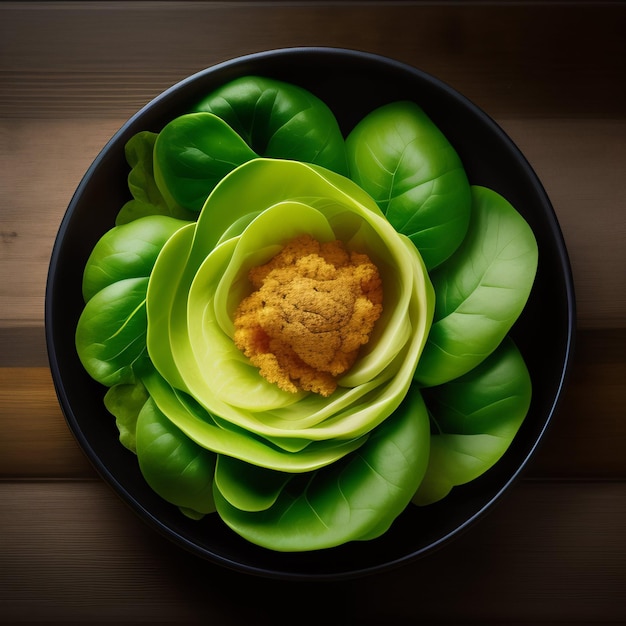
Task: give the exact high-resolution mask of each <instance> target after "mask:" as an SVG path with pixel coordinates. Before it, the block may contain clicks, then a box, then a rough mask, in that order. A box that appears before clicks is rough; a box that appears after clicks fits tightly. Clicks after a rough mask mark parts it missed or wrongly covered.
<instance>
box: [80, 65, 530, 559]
mask: <svg viewBox="0 0 626 626" xmlns="http://www.w3.org/2000/svg"><path fill="white" fill-rule="evenodd" d="M127 159H128V161H129V165H130V166H131V171H130V174H129V189H130V192H131V194H132V199H131V200H130V201H129V202H128V203H126V205H124V207H122V208H121V210H120V213H119V215H118V218H117V220H116V226H115V227H114V228H112V229H111V230H110V231H109V232H107V233H106V234H105V235H104V236H103V237H102V239H101V240H100V241H99V242H98V243H97V245H96V246H95V248H94V250H93V252H92V254H91V256H90V258H89V260H88V262H87V265H86V268H85V273H84V283H83V294H84V297H85V301H86V304H85V309H84V311H83V314H82V316H81V318H80V320H79V323H78V327H77V331H76V346H77V349H78V353H79V356H80V358H81V361H82V363H83V364H84V367H85V368H86V370H87V372H88V373H89V374H90V375H91V376H92V377H93V378H94V379H95V380H97V381H99V382H100V383H102V384H103V385H105V386H106V387H108V390H107V392H106V395H105V398H104V401H105V405H106V406H107V408H108V409H109V411H110V412H111V413H112V414H113V415H114V416H115V419H116V422H117V425H118V428H119V430H120V440H121V441H122V443H123V444H124V445H125V446H126V447H127V448H129V449H130V450H132V451H133V452H134V453H136V454H137V458H138V462H139V467H140V469H141V471H142V473H143V475H144V477H145V479H146V481H147V483H148V484H149V485H150V486H151V487H152V488H153V489H154V490H155V491H156V492H157V493H158V494H159V495H160V496H161V497H163V498H164V499H165V500H167V501H168V502H170V503H172V504H173V505H176V506H178V507H179V508H180V509H181V510H182V511H183V512H184V513H185V514H186V515H188V516H190V517H194V518H201V517H202V516H204V515H206V514H209V513H215V514H218V515H219V516H220V517H221V518H222V519H223V520H224V522H225V523H226V524H228V525H229V526H230V527H231V528H232V529H233V530H234V531H235V532H237V533H239V534H240V535H241V536H243V537H244V538H246V539H248V540H249V541H251V542H254V543H257V544H259V545H262V546H265V547H268V548H271V549H275V550H281V551H300V550H314V549H320V548H326V547H330V546H335V545H339V544H342V543H345V542H347V541H351V540H368V539H372V538H374V537H377V536H379V535H381V534H382V533H384V532H385V531H386V530H387V529H388V528H389V526H390V525H391V524H392V523H393V521H394V519H395V518H396V517H397V516H398V515H399V514H400V513H401V512H402V511H403V510H404V509H405V508H406V506H407V505H408V504H409V503H410V502H411V500H412V501H413V502H414V503H415V504H419V505H423V504H428V503H430V502H434V501H436V500H438V499H441V498H443V497H445V495H446V494H447V493H448V492H449V490H450V489H451V488H452V487H454V486H455V485H460V484H462V483H464V482H468V481H469V480H472V479H474V478H475V477H477V476H479V475H480V474H482V473H484V472H485V471H487V470H488V469H489V468H490V467H491V466H492V465H493V464H494V463H496V462H497V460H498V459H499V458H500V457H501V455H502V454H503V453H504V452H505V451H506V449H507V447H508V445H509V444H510V442H511V441H512V439H513V437H514V436H515V433H516V432H517V429H518V428H519V425H520V424H521V422H522V420H523V418H524V416H525V415H526V412H527V410H528V406H529V402H530V394H531V385H530V380H529V377H528V372H527V369H526V366H525V364H524V361H523V359H522V357H521V355H520V353H519V351H518V350H517V348H516V347H515V345H514V344H513V342H512V341H511V339H510V338H509V336H508V333H509V330H510V329H511V327H512V325H513V324H514V322H515V320H516V319H517V317H518V316H519V314H520V313H521V311H522V309H523V307H524V305H525V302H526V300H527V298H528V295H529V293H530V289H531V287H532V283H533V279H534V274H535V271H536V265H537V247H536V243H535V239H534V237H533V234H532V232H531V230H530V228H529V227H528V225H527V224H526V222H525V221H524V220H523V218H522V217H521V216H520V214H519V213H518V212H517V211H516V210H515V209H514V208H513V207H512V206H511V205H510V204H509V203H508V202H507V201H506V200H505V199H504V198H502V197H501V196H500V195H498V194H497V193H496V192H494V191H491V190H489V189H486V188H482V187H475V186H474V187H473V186H471V185H470V183H469V181H468V180H467V177H466V175H465V171H464V168H463V164H462V163H461V161H460V159H459V157H458V155H457V153H456V152H455V150H454V148H453V147H452V145H451V144H450V143H449V142H448V140H447V139H446V137H444V136H443V134H442V133H441V132H440V131H439V130H438V129H437V128H436V127H435V125H434V124H433V123H432V122H431V121H430V119H429V118H428V117H427V116H426V114H425V113H424V111H422V109H420V108H419V107H418V106H417V105H416V104H414V103H410V102H397V103H390V104H389V105H387V106H384V107H381V108H380V109H377V110H375V111H373V112H372V113H371V114H370V115H368V116H367V117H366V118H365V119H363V120H362V121H361V122H360V123H359V124H358V125H357V126H356V127H355V128H354V129H353V130H352V132H351V133H350V134H349V136H348V137H347V138H346V139H345V140H344V138H343V136H342V135H341V132H340V129H339V126H338V124H337V122H336V120H335V118H334V116H333V114H332V112H331V111H330V110H329V109H328V107H327V106H326V105H325V104H324V103H323V102H322V101H321V100H319V99H318V98H316V97H315V96H314V95H313V94H311V93H309V92H308V91H305V90H303V89H301V88H300V87H297V86H295V85H289V84H286V83H282V82H279V81H275V80H272V79H267V78H262V77H245V78H241V79H238V80H235V81H233V82H232V83H228V84H227V85H225V86H223V87H222V88H220V89H218V90H216V91H215V92H213V93H211V94H209V95H208V96H207V97H206V98H204V99H203V100H202V101H201V102H199V103H198V105H197V106H196V107H194V108H193V109H192V110H190V112H189V113H188V114H186V115H183V116H180V117H178V118H175V119H173V120H171V122H169V123H168V124H167V125H166V126H165V127H164V128H163V129H162V130H161V131H160V132H159V133H149V132H142V133H138V134H137V135H136V136H135V137H133V138H131V140H130V141H129V143H128V145H127ZM301 234H307V235H311V236H313V237H314V238H315V239H317V240H319V241H331V240H334V239H339V240H341V241H342V242H344V244H345V245H346V246H347V247H348V248H349V249H358V250H360V251H365V252H367V254H368V255H369V256H370V258H371V259H372V260H373V261H374V262H375V264H376V266H377V267H378V269H379V271H380V273H381V277H382V280H383V285H384V307H383V315H382V317H381V318H380V319H379V320H378V322H377V324H376V327H375V331H374V334H373V336H372V337H371V339H370V342H369V343H368V344H367V346H365V347H364V349H362V352H361V353H360V354H359V358H358V360H357V361H356V363H355V364H354V366H353V367H352V368H351V369H350V370H349V371H348V372H346V373H345V374H344V375H342V377H341V378H340V379H339V381H338V388H337V390H336V391H335V392H334V393H333V394H331V395H330V396H329V397H328V398H325V397H322V396H319V395H317V394H312V393H306V392H300V393H296V394H294V393H291V392H285V391H282V390H280V389H279V388H278V387H276V386H275V385H273V384H272V383H268V382H267V381H266V380H265V379H263V378H262V377H261V376H260V375H259V373H258V370H256V368H254V367H253V366H251V364H250V363H249V362H248V361H247V359H246V357H244V355H243V354H242V353H241V352H240V351H239V350H238V349H237V348H236V346H235V345H234V342H233V319H232V317H233V311H234V309H235V307H236V306H237V303H238V302H239V301H240V300H241V299H242V298H243V297H244V296H245V295H246V294H247V293H248V289H249V287H248V285H247V281H246V275H247V270H248V269H249V268H250V267H254V266H258V265H259V264H261V263H263V262H265V261H267V260H268V259H270V258H271V257H272V256H273V255H275V254H276V253H277V252H278V251H279V250H280V248H281V246H282V245H283V244H284V243H285V242H286V241H288V240H290V239H293V238H294V237H295V236H298V235H301Z"/></svg>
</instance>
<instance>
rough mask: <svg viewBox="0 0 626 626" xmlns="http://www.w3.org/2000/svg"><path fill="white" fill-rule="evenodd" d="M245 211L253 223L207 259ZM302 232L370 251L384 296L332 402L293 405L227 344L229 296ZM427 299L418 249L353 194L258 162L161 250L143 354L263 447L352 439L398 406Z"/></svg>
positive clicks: (335, 181) (339, 183) (325, 178)
mask: <svg viewBox="0 0 626 626" xmlns="http://www.w3.org/2000/svg"><path fill="white" fill-rule="evenodd" d="M361 201H363V202H366V203H367V204H361ZM243 211H249V212H250V213H252V214H253V215H255V217H254V219H252V220H250V221H248V220H244V222H245V223H246V224H247V226H245V228H244V230H243V232H242V233H241V234H240V235H237V236H234V237H232V238H231V239H226V240H222V242H221V243H220V244H219V245H218V246H217V247H215V248H214V246H215V245H216V243H217V241H218V239H219V234H220V233H222V232H225V231H227V230H229V228H230V227H231V226H232V224H234V223H240V220H241V218H242V217H243V216H244V215H245V213H243ZM194 228H195V231H194V232H192V229H194ZM309 231H312V232H313V233H314V234H315V235H316V236H319V237H322V238H323V239H324V240H327V239H328V238H330V237H331V236H332V237H336V238H337V239H340V240H342V241H343V242H344V243H345V244H346V245H347V247H348V248H349V249H356V250H361V251H366V252H367V253H368V254H369V255H370V258H372V259H373V261H374V262H375V263H376V265H377V267H378V268H379V270H380V271H381V272H382V277H383V283H384V291H385V302H386V304H385V306H384V310H383V315H382V316H381V318H380V320H379V330H378V331H377V332H375V333H374V335H373V336H372V338H371V339H370V343H369V344H368V346H367V348H366V349H365V350H363V351H362V354H361V357H360V358H359V360H358V361H357V363H356V364H355V365H354V366H353V368H352V369H351V370H350V371H349V372H348V373H347V374H346V376H345V377H343V378H342V379H340V380H339V385H340V387H339V389H338V390H337V391H335V392H334V393H333V394H332V396H331V397H330V398H328V399H326V398H323V397H321V396H318V395H317V394H309V395H306V396H305V397H302V395H301V394H295V395H294V394H289V393H288V392H283V391H281V390H280V389H278V388H277V387H276V386H275V385H273V384H272V383H268V382H267V381H266V380H265V379H264V378H263V377H262V376H261V375H260V374H259V373H258V370H257V369H256V368H254V367H252V366H251V365H250V364H249V362H248V361H247V359H246V358H245V357H244V356H243V355H242V354H241V352H240V351H239V350H238V349H237V348H236V347H235V345H234V342H233V339H232V322H231V321H230V316H231V314H232V306H233V302H232V295H233V294H238V293H239V294H241V293H242V291H241V289H242V287H241V286H240V285H239V281H240V280H247V279H246V273H247V270H248V268H249V267H250V264H255V263H257V262H261V261H266V260H268V258H269V257H270V256H271V255H272V254H274V253H275V252H276V251H278V249H279V248H280V246H281V245H283V244H284V243H285V241H286V240H287V239H289V238H291V237H293V236H294V235H296V234H302V233H306V232H309ZM261 242H262V249H259V248H258V246H259V245H260V244H261ZM259 255H268V256H267V258H261V257H260V256H259ZM433 300H434V294H433V291H432V287H431V285H430V281H429V280H428V277H427V275H426V271H425V268H424V266H423V263H422V260H421V258H420V256H419V254H418V252H417V250H416V248H415V246H413V244H411V242H410V241H408V240H407V238H406V237H403V236H402V235H399V234H398V233H397V232H396V231H395V230H394V229H393V227H392V226H391V225H390V224H389V222H388V221H387V220H385V219H384V217H383V216H382V214H381V213H380V211H379V209H378V208H377V207H376V205H375V203H374V202H373V201H372V199H371V198H369V196H367V195H366V194H364V192H363V191H362V190H361V189H360V188H359V187H357V186H356V185H354V183H352V182H351V181H349V180H348V179H346V178H344V177H341V176H339V175H337V174H335V173H333V172H330V171H329V170H324V169H322V168H317V167H316V166H312V165H306V164H303V163H298V162H293V161H283V160H271V159H256V160H254V161H251V162H248V163H246V164H244V165H242V166H240V167H239V168H237V169H236V170H235V171H234V172H232V173H231V174H230V175H229V176H227V177H226V178H225V179H224V180H223V181H222V182H221V183H220V184H219V185H218V187H216V189H215V190H214V191H213V192H212V194H211V196H210V197H209V199H208V200H207V203H206V204H205V206H204V208H203V210H202V213H201V214H200V216H199V218H198V222H197V223H196V224H195V227H194V225H191V226H190V227H188V228H185V229H181V230H180V231H179V232H178V233H176V234H175V235H174V236H173V237H172V238H170V240H169V241H168V243H167V244H166V245H165V247H164V249H163V251H162V253H161V255H160V256H159V259H158V260H157V263H156V264H155V267H154V270H153V273H152V275H151V279H150V286H149V289H148V306H147V310H148V318H149V333H148V350H149V353H150V357H151V359H152V361H153V363H154V365H155V367H156V368H157V370H158V371H159V372H160V373H161V375H162V376H164V377H165V378H166V379H167V380H168V382H169V383H170V384H171V385H172V386H174V387H176V388H178V389H181V390H184V391H186V392H187V393H189V394H190V395H193V396H194V397H195V398H197V399H198V401H199V402H200V403H201V404H202V405H203V406H204V407H205V408H207V410H208V411H209V412H211V413H212V414H214V415H219V416H220V418H221V419H223V420H224V421H227V422H230V423H231V424H233V425H236V426H237V427H239V428H243V429H246V430H248V431H250V432H253V433H256V434H257V435H259V436H262V437H265V438H267V439H268V441H279V440H281V439H285V440H287V441H290V442H291V441H293V440H294V439H296V438H304V439H307V440H310V441H321V440H324V439H329V438H331V439H332V438H338V439H344V440H352V439H355V438H358V437H360V436H361V435H363V434H365V433H367V432H369V431H370V430H371V429H372V428H374V427H375V426H376V425H377V424H379V423H381V422H382V421H383V420H384V419H385V418H386V417H387V416H388V415H390V414H391V413H392V412H393V411H394V410H395V409H396V408H397V407H398V406H399V404H400V402H401V401H402V399H403V398H404V396H405V394H406V392H407V390H408V387H409V385H410V384H411V379H412V375H413V371H414V368H415V364H416V362H417V359H418V358H419V354H420V352H421V349H422V346H423V344H424V342H425V339H426V335H427V332H428V327H429V324H430V319H431V316H432V309H433ZM278 445H280V444H278ZM307 451H308V448H307Z"/></svg>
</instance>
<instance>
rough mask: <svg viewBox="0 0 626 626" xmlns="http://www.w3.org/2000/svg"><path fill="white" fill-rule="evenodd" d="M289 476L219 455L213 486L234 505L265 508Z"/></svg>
mask: <svg viewBox="0 0 626 626" xmlns="http://www.w3.org/2000/svg"><path fill="white" fill-rule="evenodd" d="M293 476H294V475H293V474H289V473H287V472H277V471H274V470H270V469H267V468H265V467H260V466H258V465H251V464H250V463H244V462H243V461H239V460H238V459H234V458H232V457H228V456H224V455H220V456H218V459H217V466H216V468H215V488H217V489H218V490H219V492H220V494H221V495H222V496H223V497H224V498H225V499H226V500H227V501H228V502H229V503H230V504H231V505H232V506H234V507H235V508H237V509H240V510H242V511H265V510H266V509H269V508H270V507H271V506H272V505H273V504H274V502H276V499H277V498H278V496H279V495H280V492H281V491H282V490H283V488H284V486H285V485H286V484H287V483H288V482H289V480H290V479H291V478H293Z"/></svg>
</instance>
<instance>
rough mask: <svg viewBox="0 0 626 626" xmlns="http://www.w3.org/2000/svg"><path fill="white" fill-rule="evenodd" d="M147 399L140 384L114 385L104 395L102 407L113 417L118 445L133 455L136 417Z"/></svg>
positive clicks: (147, 395) (135, 446) (144, 389)
mask: <svg viewBox="0 0 626 626" xmlns="http://www.w3.org/2000/svg"><path fill="white" fill-rule="evenodd" d="M149 397H150V396H149V394H148V392H147V391H146V388H145V387H144V386H143V384H142V383H141V382H137V383H135V384H132V385H114V386H113V387H111V388H110V389H109V390H108V391H107V392H106V394H105V395H104V406H105V407H106V408H107V411H109V413H111V415H113V416H114V417H115V425H116V426H117V429H118V430H119V432H120V443H121V444H122V445H123V446H124V447H125V448H128V449H129V450H130V451H131V452H134V453H136V452H137V444H136V438H135V435H136V432H137V417H138V416H139V411H141V409H142V408H143V405H144V404H145V403H146V400H147V399H148V398H149Z"/></svg>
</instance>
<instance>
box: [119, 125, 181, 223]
mask: <svg viewBox="0 0 626 626" xmlns="http://www.w3.org/2000/svg"><path fill="white" fill-rule="evenodd" d="M156 138H157V133H153V132H150V131H141V132H138V133H136V134H135V135H133V136H132V137H131V138H130V139H129V140H128V142H127V143H126V146H125V152H126V160H127V161H128V164H129V165H130V166H131V170H130V173H129V174H128V188H129V190H130V192H131V194H132V196H133V198H132V200H129V201H128V202H126V203H125V204H124V206H123V207H122V208H121V209H120V212H119V213H118V214H117V217H116V219H115V224H116V225H117V226H120V225H121V224H127V223H128V222H132V221H133V220H136V219H139V218H141V217H145V216H147V215H169V216H171V217H176V218H179V219H184V220H191V219H193V214H192V213H190V212H188V211H185V210H184V209H182V208H181V207H179V206H177V205H174V206H169V205H168V204H167V202H166V201H165V198H163V195H162V194H161V192H160V191H159V188H158V187H157V184H156V182H155V180H154V167H153V151H154V143H155V141H156Z"/></svg>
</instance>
